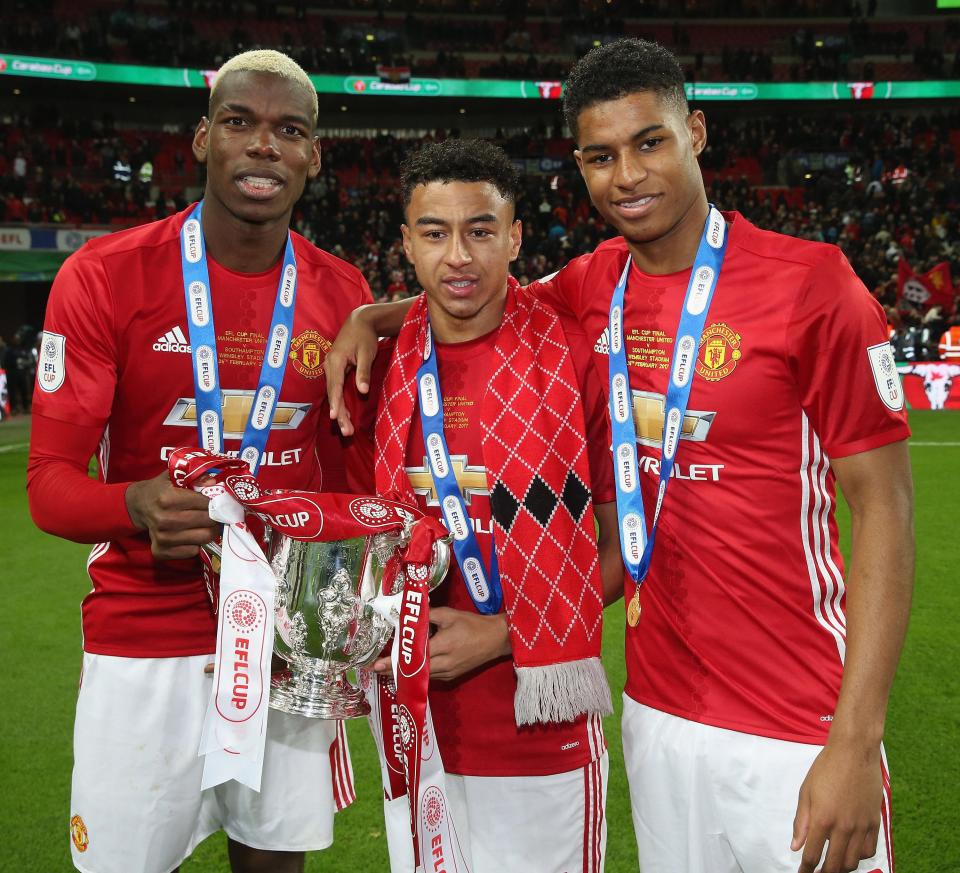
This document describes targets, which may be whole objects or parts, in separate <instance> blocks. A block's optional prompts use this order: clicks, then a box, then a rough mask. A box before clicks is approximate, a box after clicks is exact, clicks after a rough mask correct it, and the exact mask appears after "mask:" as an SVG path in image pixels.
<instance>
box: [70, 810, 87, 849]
mask: <svg viewBox="0 0 960 873" xmlns="http://www.w3.org/2000/svg"><path fill="white" fill-rule="evenodd" d="M70 839H72V840H73V845H74V846H75V847H76V849H77V851H78V852H86V851H87V846H89V845H90V837H89V836H88V835H87V826H86V825H85V824H84V823H83V819H82V818H80V816H79V815H75V816H74V817H73V818H71V819H70Z"/></svg>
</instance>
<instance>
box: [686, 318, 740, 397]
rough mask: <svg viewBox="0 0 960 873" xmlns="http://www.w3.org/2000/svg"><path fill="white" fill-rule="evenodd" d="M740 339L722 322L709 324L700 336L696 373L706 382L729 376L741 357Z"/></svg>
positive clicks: (738, 335)
mask: <svg viewBox="0 0 960 873" xmlns="http://www.w3.org/2000/svg"><path fill="white" fill-rule="evenodd" d="M740 341H741V337H740V334H738V333H737V332H736V331H734V330H731V329H730V328H729V327H728V326H727V325H725V324H724V323H723V322H718V323H716V324H711V325H710V327H708V328H706V329H705V330H704V332H703V334H702V335H701V336H700V350H699V352H698V353H697V372H698V373H699V374H700V375H701V376H703V378H704V379H706V380H707V381H708V382H717V381H718V380H720V379H723V378H724V377H725V376H729V375H730V374H731V373H732V372H733V371H734V370H735V369H736V368H737V364H738V363H739V361H740V358H742V357H743V352H742V351H741V349H740Z"/></svg>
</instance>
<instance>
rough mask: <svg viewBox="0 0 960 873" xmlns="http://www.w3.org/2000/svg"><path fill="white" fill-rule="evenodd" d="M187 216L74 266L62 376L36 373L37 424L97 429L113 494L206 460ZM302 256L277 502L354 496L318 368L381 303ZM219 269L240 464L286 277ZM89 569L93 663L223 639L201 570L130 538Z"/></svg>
mask: <svg viewBox="0 0 960 873" xmlns="http://www.w3.org/2000/svg"><path fill="white" fill-rule="evenodd" d="M191 209H192V207H191ZM189 211H190V210H187V211H185V212H181V213H179V214H178V215H174V216H171V217H170V218H167V219H164V220H162V221H158V222H155V223H153V224H148V225H144V226H142V227H137V228H133V229H131V230H128V231H123V232H120V233H116V234H112V235H109V236H104V237H100V238H98V239H96V240H92V241H91V242H88V243H87V244H86V245H85V246H84V247H83V248H82V249H80V250H79V251H78V252H76V253H75V254H73V255H71V256H70V258H68V259H67V261H66V262H65V263H64V265H63V267H62V268H61V270H60V272H59V273H58V274H57V278H56V281H55V282H54V285H53V289H52V291H51V294H50V301H49V304H48V306H47V314H46V323H45V325H44V327H45V334H44V344H45V347H48V349H49V354H50V356H51V361H52V362H53V365H52V366H51V367H50V368H48V372H47V380H46V382H45V381H44V368H43V367H42V366H41V368H40V373H39V374H38V387H37V390H36V392H35V400H34V412H35V413H37V414H38V415H40V416H43V417H44V418H45V419H54V420H56V421H58V422H68V423H71V424H75V425H82V426H86V427H94V428H98V429H102V432H103V438H102V440H101V443H100V449H99V457H98V460H99V468H100V480H101V481H102V482H104V483H128V482H133V481H137V480H142V479H149V478H152V477H154V476H157V475H158V474H160V473H162V472H163V471H165V470H166V462H167V457H168V455H169V453H170V451H171V450H172V449H173V448H176V447H178V446H185V445H190V446H196V445H197V427H196V405H195V403H194V383H193V366H192V355H191V354H190V352H191V349H190V340H189V336H188V333H187V313H186V307H185V303H184V294H183V284H182V278H181V256H180V237H179V233H180V228H181V226H182V224H183V222H184V221H185V220H186V218H187V216H188V214H189ZM293 247H294V252H295V255H296V260H297V266H298V275H299V287H298V292H297V301H296V309H295V313H294V323H293V335H292V339H291V343H290V352H289V360H288V361H287V367H286V371H285V374H284V380H283V386H282V388H281V391H280V398H279V401H278V403H277V407H276V411H275V414H274V419H273V424H272V426H271V430H270V436H269V440H268V442H267V446H266V451H265V454H264V458H263V462H262V466H261V468H260V471H259V473H258V476H259V478H260V479H261V481H262V482H263V483H264V484H265V485H266V486H267V487H271V488H278V487H280V488H294V487H295V488H309V489H321V488H322V489H325V490H334V491H345V490H347V488H346V480H345V475H344V464H343V452H342V449H341V445H340V441H339V438H338V431H337V430H336V426H335V424H333V423H331V422H330V420H329V406H328V404H327V400H326V380H325V377H324V370H323V361H324V358H325V356H326V352H327V349H329V348H330V345H331V342H332V340H333V338H334V337H335V336H336V334H337V331H338V330H339V329H340V326H341V324H342V323H343V321H344V319H345V318H346V317H347V315H348V314H349V313H350V312H351V311H352V310H353V309H354V308H355V307H357V306H359V305H360V304H362V303H369V302H371V300H372V298H371V295H370V291H369V289H368V288H367V284H366V282H365V281H364V279H363V277H362V275H361V274H360V272H359V271H358V270H357V269H355V268H354V267H352V266H350V265H348V264H346V263H344V262H343V261H341V260H340V259H338V258H335V257H333V256H332V255H329V254H327V253H326V252H323V251H320V250H319V249H317V248H316V247H314V246H313V245H311V244H310V243H309V242H307V241H306V240H305V239H304V238H303V237H301V236H300V235H299V234H293ZM208 263H209V272H210V285H211V296H212V300H213V316H214V325H215V327H216V333H217V355H218V358H219V364H220V384H221V389H222V393H223V429H224V449H225V451H228V452H238V451H239V448H240V439H241V437H242V432H243V429H244V426H245V424H246V420H247V415H248V413H249V410H250V405H251V403H252V400H253V395H254V392H255V389H256V385H257V381H258V379H259V375H260V366H261V363H262V361H263V355H264V349H265V347H266V335H267V333H268V332H269V326H270V322H271V317H272V313H273V306H274V302H275V300H276V292H277V283H278V281H279V278H280V271H281V268H282V262H278V263H277V265H276V266H275V267H273V268H271V269H270V270H267V271H266V272H264V273H257V274H240V273H235V272H233V271H231V270H228V269H226V268H225V267H222V266H221V265H219V264H217V263H215V262H214V261H213V260H212V259H209V258H208ZM321 459H322V460H321ZM87 566H88V571H89V573H90V578H91V580H92V582H93V590H92V591H91V592H90V594H88V595H87V597H86V599H85V600H84V602H83V635H84V649H85V651H87V652H92V653H95V654H103V655H119V656H125V657H172V656H180V655H193V654H203V653H206V652H212V651H213V650H214V648H215V644H216V626H215V623H214V619H213V615H212V612H211V604H210V600H209V597H208V595H207V592H206V589H205V587H204V585H203V582H202V579H201V574H200V563H199V560H198V559H193V560H187V561H162V562H158V561H155V560H154V558H153V556H152V555H151V552H150V540H149V537H148V535H147V534H146V532H135V531H134V530H133V527H132V525H131V526H130V531H129V533H127V534H125V535H122V536H117V537H116V538H114V539H113V540H112V541H111V542H107V543H101V544H99V545H97V546H95V547H94V548H93V550H92V552H91V555H90V559H89V561H88V565H87Z"/></svg>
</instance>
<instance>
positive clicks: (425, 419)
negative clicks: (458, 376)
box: [417, 323, 503, 615]
mask: <svg viewBox="0 0 960 873" xmlns="http://www.w3.org/2000/svg"><path fill="white" fill-rule="evenodd" d="M417 401H418V403H419V405H420V422H421V424H422V425H423V443H424V450H425V452H426V457H427V466H428V468H429V470H430V475H431V476H432V477H433V486H434V488H436V490H437V496H438V497H439V499H440V509H441V511H442V512H443V517H444V518H445V519H446V521H447V528H448V529H449V531H450V533H451V534H453V553H454V555H455V556H456V558H457V565H458V566H459V567H460V574H461V575H462V576H463V581H464V583H465V584H466V586H467V591H468V592H469V593H470V599H471V600H473V604H474V606H476V608H477V611H478V612H481V613H483V614H484V615H494V614H496V613H498V612H499V611H500V607H501V605H502V603H503V588H502V586H501V585H500V570H499V567H498V566H497V548H496V541H495V540H494V539H493V538H491V545H490V574H489V578H488V576H487V572H486V569H485V568H484V565H483V558H482V557H481V555H480V544H479V543H478V542H477V535H476V534H475V533H474V530H473V526H472V525H471V524H470V517H469V515H467V507H466V504H465V503H464V500H463V492H462V491H461V490H460V484H459V483H458V482H457V477H456V474H455V473H454V472H453V465H452V464H451V462H450V452H449V450H448V449H447V438H446V436H445V435H444V431H443V396H442V394H441V393H440V373H439V371H438V370H437V356H436V352H435V350H434V348H433V334H432V332H431V330H430V325H429V323H428V324H427V338H426V344H425V346H424V350H423V363H422V364H421V365H420V368H419V369H418V370H417Z"/></svg>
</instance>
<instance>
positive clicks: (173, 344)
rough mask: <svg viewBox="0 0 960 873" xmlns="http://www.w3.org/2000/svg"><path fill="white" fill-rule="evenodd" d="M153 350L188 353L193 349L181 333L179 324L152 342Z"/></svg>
mask: <svg viewBox="0 0 960 873" xmlns="http://www.w3.org/2000/svg"><path fill="white" fill-rule="evenodd" d="M153 350H154V351H155V352H185V353H186V354H188V355H189V354H190V353H191V352H192V351H193V349H191V348H190V343H189V342H188V341H187V338H186V337H185V336H184V335H183V331H182V330H180V325H179V324H178V325H177V326H176V327H174V328H173V329H172V330H168V331H167V332H166V333H165V334H164V335H163V336H162V337H159V338H158V339H157V341H156V342H155V343H154V344H153Z"/></svg>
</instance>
